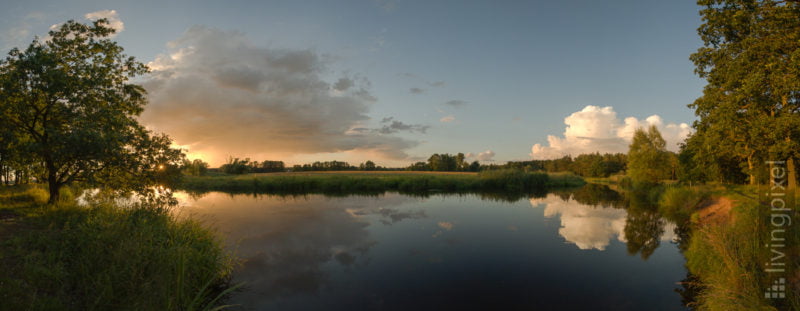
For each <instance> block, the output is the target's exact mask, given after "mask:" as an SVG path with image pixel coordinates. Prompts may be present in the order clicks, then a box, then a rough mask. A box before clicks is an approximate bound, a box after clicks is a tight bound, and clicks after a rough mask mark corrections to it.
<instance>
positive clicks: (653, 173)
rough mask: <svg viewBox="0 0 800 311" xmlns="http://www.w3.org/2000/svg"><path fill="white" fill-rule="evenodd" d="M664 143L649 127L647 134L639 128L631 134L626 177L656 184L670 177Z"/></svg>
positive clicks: (653, 128) (653, 127) (659, 134)
mask: <svg viewBox="0 0 800 311" xmlns="http://www.w3.org/2000/svg"><path fill="white" fill-rule="evenodd" d="M665 145H666V142H665V141H664V138H662V137H661V133H659V132H658V129H657V128H656V127H655V126H654V125H651V126H650V128H649V129H648V130H647V132H645V131H644V129H642V128H639V129H637V130H636V132H635V133H634V134H633V141H632V142H631V145H630V150H629V151H628V175H630V176H631V179H633V180H635V181H638V182H645V183H658V182H659V181H661V180H662V179H666V178H668V177H669V176H670V173H671V166H670V157H669V154H668V152H667V151H666V148H665Z"/></svg>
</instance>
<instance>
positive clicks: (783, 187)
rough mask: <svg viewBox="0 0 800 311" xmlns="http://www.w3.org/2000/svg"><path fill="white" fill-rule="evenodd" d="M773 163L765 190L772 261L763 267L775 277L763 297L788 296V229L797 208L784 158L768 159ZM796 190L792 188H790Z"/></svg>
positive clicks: (768, 245) (769, 162)
mask: <svg viewBox="0 0 800 311" xmlns="http://www.w3.org/2000/svg"><path fill="white" fill-rule="evenodd" d="M765 163H766V164H768V165H770V169H769V177H770V178H769V179H770V184H769V190H768V191H767V192H766V193H764V195H766V200H765V201H764V202H769V204H768V205H767V206H768V207H769V218H770V221H769V224H770V232H769V240H768V243H767V244H766V245H764V246H765V247H768V248H769V251H770V257H769V262H766V263H765V264H764V266H765V268H764V271H765V272H767V273H768V275H769V276H771V278H775V279H774V280H773V281H772V284H771V285H769V287H768V288H767V289H766V291H765V292H764V298H768V299H781V298H786V277H785V276H786V273H787V272H786V266H787V262H788V258H786V232H787V231H788V229H789V228H788V227H790V226H791V225H792V215H793V213H794V209H793V208H790V206H788V205H791V204H792V203H793V202H794V196H793V195H788V193H787V192H788V191H787V180H788V178H787V177H788V176H787V175H788V172H787V168H786V167H785V166H784V165H785V163H786V162H785V161H766V162H765ZM789 190H793V189H789Z"/></svg>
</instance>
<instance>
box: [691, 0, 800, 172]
mask: <svg viewBox="0 0 800 311" xmlns="http://www.w3.org/2000/svg"><path fill="white" fill-rule="evenodd" d="M698 4H699V5H701V6H703V8H702V9H701V11H700V15H701V16H702V18H703V22H704V23H703V24H702V25H701V26H700V28H699V29H698V33H699V35H700V38H701V39H702V40H703V43H704V46H703V47H701V48H699V49H698V50H697V52H696V53H694V54H692V56H691V60H692V61H693V62H694V64H695V66H696V70H695V72H696V73H697V74H698V75H699V76H700V77H701V78H704V79H706V80H707V81H708V84H707V85H706V87H705V88H704V90H703V95H702V97H700V98H698V99H697V100H696V101H695V102H694V103H693V104H691V105H690V107H692V108H694V109H695V114H696V115H697V116H698V117H699V118H700V119H699V120H698V121H697V122H696V123H695V129H696V133H695V134H694V135H693V136H692V138H691V139H690V141H691V140H699V141H700V142H699V143H696V144H695V145H696V146H692V147H693V148H692V149H693V153H694V158H695V160H696V161H697V165H698V166H699V167H703V166H705V165H707V164H709V163H713V164H714V165H713V166H708V168H710V169H712V170H713V171H712V172H711V175H712V179H717V180H720V179H730V177H732V176H731V174H730V171H734V170H736V171H739V172H743V173H745V174H747V175H749V182H750V183H751V184H755V183H757V182H759V181H763V178H760V177H764V176H765V175H766V173H765V168H764V166H763V165H760V163H762V162H763V161H765V160H778V159H781V160H783V159H796V158H798V156H800V144H798V142H800V114H798V113H797V112H798V109H800V3H798V2H797V1H776V0H770V1H753V0H750V1H741V0H700V1H698ZM714 162H716V163H714Z"/></svg>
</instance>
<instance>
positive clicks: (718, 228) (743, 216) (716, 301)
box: [665, 186, 800, 310]
mask: <svg viewBox="0 0 800 311" xmlns="http://www.w3.org/2000/svg"><path fill="white" fill-rule="evenodd" d="M668 191H669V190H668ZM711 193H712V194H714V195H724V196H727V197H729V198H731V199H732V200H734V202H735V203H736V204H735V206H734V207H733V209H732V211H731V213H732V214H731V219H733V221H728V222H725V223H709V224H695V225H694V228H693V230H692V237H691V239H690V241H689V246H688V249H687V250H686V252H685V253H684V255H685V256H686V259H687V263H686V265H687V268H688V269H689V271H690V272H691V273H693V274H695V275H697V276H698V277H699V278H700V280H701V283H702V284H701V288H702V290H701V293H700V295H699V297H697V303H698V305H697V308H696V310H800V297H798V294H797V288H796V287H794V286H793V285H792V284H793V283H795V282H798V281H800V280H798V275H797V271H800V270H798V268H800V247H798V245H797V242H798V241H800V229H798V227H797V226H798V225H797V224H793V225H792V227H789V230H788V232H786V233H785V234H786V239H787V241H788V242H787V243H786V244H787V247H785V248H784V249H782V250H783V251H785V252H786V257H785V261H789V264H788V271H789V272H786V273H785V274H783V275H782V276H784V277H786V278H787V281H788V282H789V283H790V284H788V289H787V298H786V299H765V298H764V292H765V290H766V289H767V288H768V286H769V285H771V282H772V281H774V277H771V276H770V275H769V274H768V273H767V272H765V271H764V264H765V263H767V262H769V261H770V256H772V255H774V254H772V253H771V252H770V249H769V248H767V247H765V245H766V244H768V243H769V238H770V230H771V228H772V227H771V226H770V224H769V221H770V217H769V207H766V206H764V205H761V204H760V203H759V200H758V199H757V198H758V195H757V192H756V190H755V189H754V188H748V187H742V186H738V187H727V188H726V189H725V190H720V188H719V187H718V188H717V189H715V190H713V191H712V192H711ZM684 196H688V197H691V198H696V197H697V196H698V195H697V193H696V192H695V193H691V194H684V193H682V194H675V198H665V200H667V201H671V200H677V198H678V197H684ZM690 202H691V200H690V201H687V203H686V204H690Z"/></svg>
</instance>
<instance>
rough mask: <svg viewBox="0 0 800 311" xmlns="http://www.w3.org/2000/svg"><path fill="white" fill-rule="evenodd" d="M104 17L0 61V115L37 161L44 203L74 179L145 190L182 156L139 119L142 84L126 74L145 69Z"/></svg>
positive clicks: (21, 148) (19, 148)
mask: <svg viewBox="0 0 800 311" xmlns="http://www.w3.org/2000/svg"><path fill="white" fill-rule="evenodd" d="M107 25H108V21H107V20H105V19H100V20H98V21H96V22H94V23H93V24H91V25H85V24H81V23H77V22H74V21H68V22H66V23H64V24H62V25H61V26H59V27H58V28H57V29H54V30H52V31H50V32H49V34H50V38H49V39H48V40H39V39H36V40H34V41H33V42H32V43H31V44H30V45H29V46H28V47H27V48H26V49H25V50H19V49H16V48H15V49H13V50H11V52H10V53H9V55H8V57H7V58H6V59H5V60H3V61H2V62H0V116H1V117H2V118H0V119H2V120H3V121H2V123H7V124H8V125H10V130H11V131H13V134H14V136H15V137H16V139H15V140H16V141H17V142H18V144H17V145H16V147H15V152H18V153H20V154H24V155H25V157H26V160H27V161H28V163H30V164H33V165H36V166H38V167H40V168H41V169H40V171H41V174H42V176H41V177H42V180H44V181H46V182H47V184H48V187H49V193H50V198H49V202H50V203H54V202H56V201H57V200H58V196H59V189H60V188H61V187H62V186H64V185H66V184H69V183H71V182H74V181H92V182H102V184H103V185H105V186H108V187H116V188H123V189H130V190H137V191H138V190H145V189H147V185H148V184H152V183H155V182H158V181H159V180H164V178H163V174H164V173H165V172H167V171H169V170H166V169H165V168H167V167H172V166H174V167H178V166H179V165H180V163H181V161H182V159H183V154H182V153H181V151H180V150H176V149H172V148H170V145H171V143H172V142H171V140H170V139H169V138H168V137H166V136H154V135H153V134H152V133H150V132H149V131H147V130H146V129H145V128H144V127H143V126H142V125H140V124H139V122H138V121H137V119H136V118H137V116H138V115H139V114H140V113H141V112H142V110H143V109H144V106H145V104H146V103H147V101H146V98H145V90H144V89H143V88H142V87H141V86H139V85H136V84H132V83H129V80H130V79H131V78H134V77H136V76H139V75H142V74H144V73H146V72H147V70H148V69H147V67H146V66H145V65H144V64H142V63H140V62H138V61H136V60H135V59H134V58H133V57H128V56H126V55H125V54H123V53H122V50H123V49H122V47H120V46H119V45H117V43H116V42H114V41H111V40H110V39H109V36H110V35H111V34H113V33H114V29H112V28H109V27H107ZM159 168H161V169H159Z"/></svg>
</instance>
